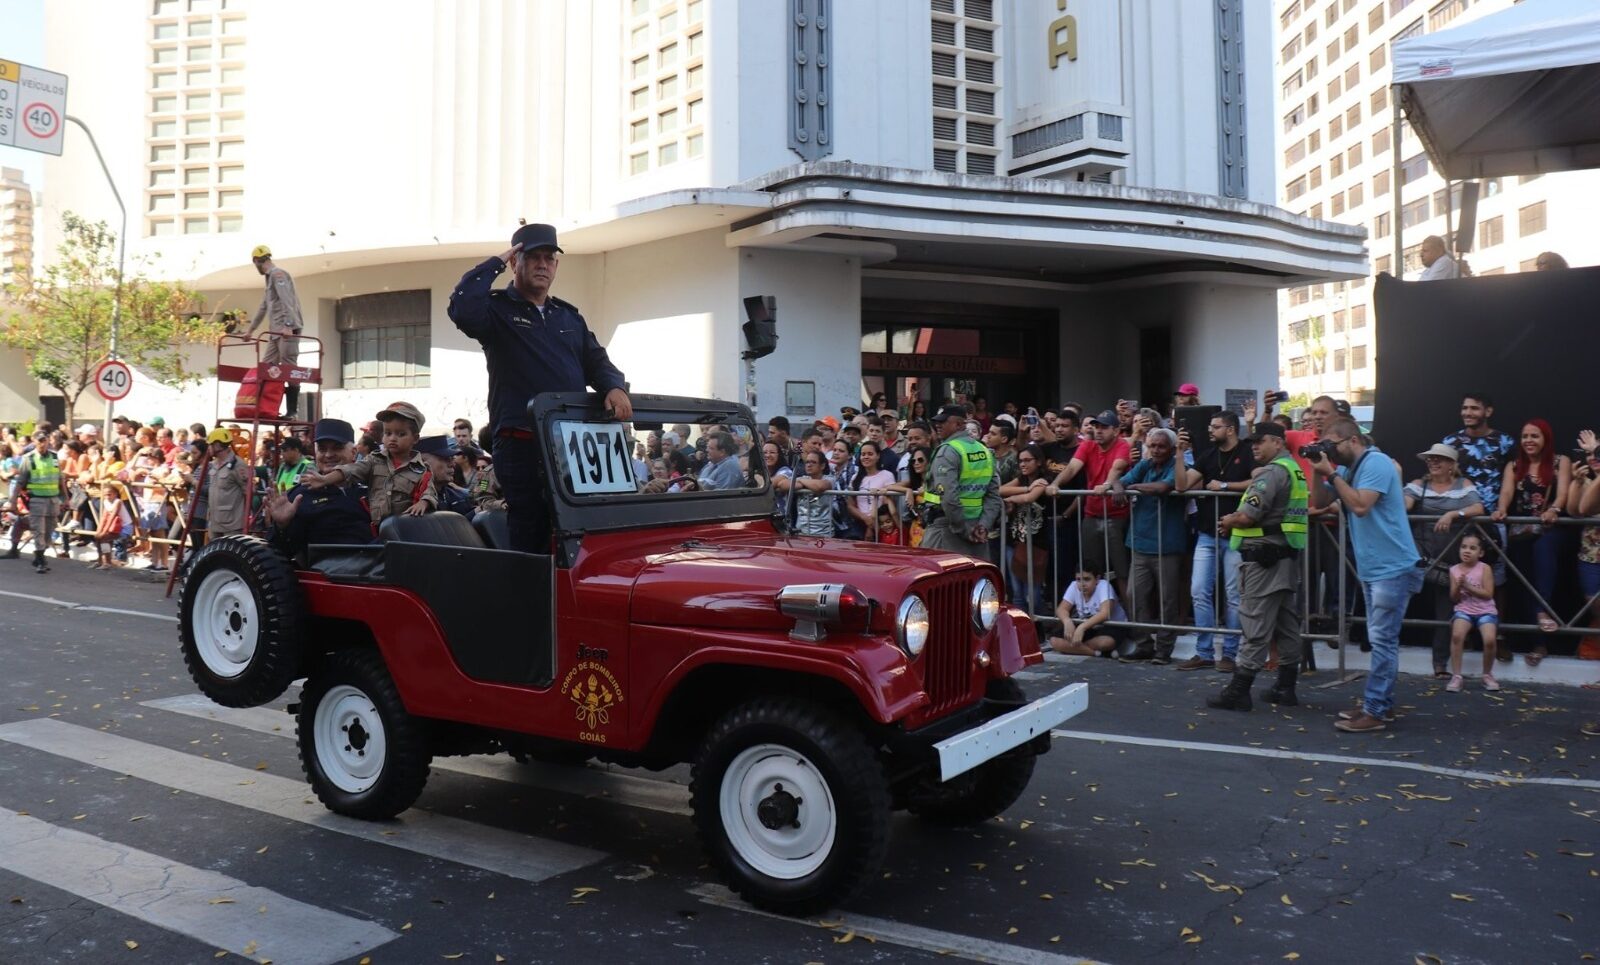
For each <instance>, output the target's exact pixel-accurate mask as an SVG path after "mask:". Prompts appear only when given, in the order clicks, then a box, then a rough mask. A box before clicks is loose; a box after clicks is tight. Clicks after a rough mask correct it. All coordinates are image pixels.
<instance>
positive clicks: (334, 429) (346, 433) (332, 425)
mask: <svg viewBox="0 0 1600 965" xmlns="http://www.w3.org/2000/svg"><path fill="white" fill-rule="evenodd" d="M312 438H313V439H315V440H316V441H317V442H339V443H343V444H345V445H349V444H350V443H352V442H355V441H356V430H355V429H354V428H353V427H352V426H351V425H350V423H348V422H346V421H344V420H343V419H318V420H317V425H316V429H315V431H314V432H313V433H312Z"/></svg>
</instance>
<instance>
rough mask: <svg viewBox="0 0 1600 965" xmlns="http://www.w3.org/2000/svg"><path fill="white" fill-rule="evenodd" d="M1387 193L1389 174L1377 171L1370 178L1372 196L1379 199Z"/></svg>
mask: <svg viewBox="0 0 1600 965" xmlns="http://www.w3.org/2000/svg"><path fill="white" fill-rule="evenodd" d="M1388 193H1389V172H1388V171H1379V172H1378V173H1377V174H1374V175H1373V176H1372V196H1373V197H1374V198H1381V197H1383V196H1384V195H1386V194H1388Z"/></svg>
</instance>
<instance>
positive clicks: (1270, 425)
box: [1249, 422, 1289, 445]
mask: <svg viewBox="0 0 1600 965" xmlns="http://www.w3.org/2000/svg"><path fill="white" fill-rule="evenodd" d="M1267 436H1277V437H1278V438H1279V439H1288V438H1289V434H1288V432H1287V431H1286V430H1285V429H1284V428H1283V426H1280V425H1278V424H1277V423H1276V422H1261V423H1257V424H1256V426H1255V428H1254V429H1252V430H1251V432H1250V440H1249V441H1250V444H1251V445H1255V444H1256V443H1258V442H1260V441H1261V440H1262V439H1265V438H1266V437H1267Z"/></svg>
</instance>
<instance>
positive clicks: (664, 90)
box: [656, 74, 678, 100]
mask: <svg viewBox="0 0 1600 965" xmlns="http://www.w3.org/2000/svg"><path fill="white" fill-rule="evenodd" d="M656 96H657V97H659V98H660V99H661V100H670V99H672V98H674V97H677V96H678V75H677V74H673V75H672V76H671V77H667V78H664V79H663V80H662V81H661V83H659V84H657V85H656Z"/></svg>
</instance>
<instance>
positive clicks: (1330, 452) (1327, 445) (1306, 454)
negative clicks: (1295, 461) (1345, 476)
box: [1300, 439, 1339, 462]
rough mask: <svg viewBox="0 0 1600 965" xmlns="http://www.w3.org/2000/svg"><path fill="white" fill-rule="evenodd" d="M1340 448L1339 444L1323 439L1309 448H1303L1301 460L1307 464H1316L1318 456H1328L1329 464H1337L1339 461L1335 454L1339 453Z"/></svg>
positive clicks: (1301, 449)
mask: <svg viewBox="0 0 1600 965" xmlns="http://www.w3.org/2000/svg"><path fill="white" fill-rule="evenodd" d="M1338 448H1339V444H1338V443H1336V442H1329V441H1328V440H1326V439H1321V440H1318V441H1316V442H1313V443H1312V444H1311V445H1309V446H1301V447H1300V458H1301V459H1304V460H1306V461H1307V462H1316V461H1317V457H1318V456H1327V457H1328V461H1329V462H1335V461H1337V460H1335V459H1334V454H1335V452H1337V451H1338Z"/></svg>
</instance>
